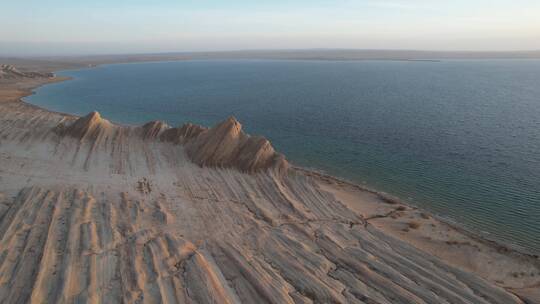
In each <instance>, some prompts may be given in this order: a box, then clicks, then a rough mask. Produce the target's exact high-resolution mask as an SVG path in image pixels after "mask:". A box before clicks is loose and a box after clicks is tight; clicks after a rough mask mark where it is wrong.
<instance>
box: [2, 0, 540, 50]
mask: <svg viewBox="0 0 540 304" xmlns="http://www.w3.org/2000/svg"><path fill="white" fill-rule="evenodd" d="M0 2H1V11H2V13H1V18H0V55H76V54H113V53H158V52H178V51H220V50H249V49H309V48H328V49H333V48H350V49H407V50H411V49H414V50H477V51H479V50H485V51H487V50H496V51H505V50H540V0H297V1H294V0H288V1H286V0H273V1H266V0H259V1H257V0H255V1H248V0H228V1H224V0H223V1H222V0H184V1H181V0H154V1H150V0H146V1H143V0H93V1H80V0H0Z"/></svg>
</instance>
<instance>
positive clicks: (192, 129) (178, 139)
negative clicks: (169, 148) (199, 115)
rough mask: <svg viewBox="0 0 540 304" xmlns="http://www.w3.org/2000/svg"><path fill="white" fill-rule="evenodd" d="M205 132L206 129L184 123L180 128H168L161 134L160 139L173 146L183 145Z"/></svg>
mask: <svg viewBox="0 0 540 304" xmlns="http://www.w3.org/2000/svg"><path fill="white" fill-rule="evenodd" d="M206 130H208V129H207V128H204V127H201V126H199V125H194V124H192V123H186V124H184V125H183V126H182V127H180V128H170V129H168V130H165V131H164V132H163V133H162V134H161V136H160V139H161V140H163V141H167V142H172V143H175V144H185V143H187V142H188V141H190V140H192V139H193V138H195V137H197V136H199V134H201V133H202V132H205V131H206Z"/></svg>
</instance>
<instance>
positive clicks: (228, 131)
mask: <svg viewBox="0 0 540 304" xmlns="http://www.w3.org/2000/svg"><path fill="white" fill-rule="evenodd" d="M186 153H187V155H188V156H189V157H190V159H191V160H192V161H193V162H194V163H196V164H198V165H200V166H210V167H234V168H237V169H239V170H241V171H245V172H256V171H259V170H261V169H267V168H274V169H277V170H284V169H286V168H287V166H288V165H287V161H286V160H285V157H284V156H283V155H282V154H279V153H276V151H274V148H273V147H272V145H271V144H270V142H269V141H268V140H267V139H266V138H264V137H259V136H249V135H247V134H246V133H244V132H243V131H242V125H241V124H240V123H239V122H238V121H237V120H236V119H235V118H234V117H229V118H228V119H227V120H225V121H223V122H221V123H219V124H218V125H216V126H214V127H213V128H211V129H209V130H205V131H203V132H201V133H200V134H199V135H197V136H195V137H194V138H193V139H191V140H189V141H188V142H187V143H186Z"/></svg>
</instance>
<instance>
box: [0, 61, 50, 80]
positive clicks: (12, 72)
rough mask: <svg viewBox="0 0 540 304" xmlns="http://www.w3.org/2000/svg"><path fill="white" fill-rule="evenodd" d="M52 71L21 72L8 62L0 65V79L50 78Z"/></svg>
mask: <svg viewBox="0 0 540 304" xmlns="http://www.w3.org/2000/svg"><path fill="white" fill-rule="evenodd" d="M50 77H54V74H53V73H40V72H22V71H20V70H18V69H17V68H16V67H14V66H12V65H9V64H2V65H0V79H20V78H50Z"/></svg>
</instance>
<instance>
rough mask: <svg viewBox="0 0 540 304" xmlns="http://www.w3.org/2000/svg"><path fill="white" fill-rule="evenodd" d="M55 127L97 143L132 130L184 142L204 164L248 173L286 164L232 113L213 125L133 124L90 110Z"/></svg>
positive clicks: (194, 158)
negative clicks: (124, 124) (119, 123)
mask: <svg viewBox="0 0 540 304" xmlns="http://www.w3.org/2000/svg"><path fill="white" fill-rule="evenodd" d="M56 130H57V133H58V134H59V135H62V136H71V137H74V138H77V139H79V140H81V141H90V142H93V143H94V144H98V145H99V144H102V143H110V142H111V141H113V140H117V139H118V137H122V136H125V134H128V133H130V132H132V131H133V132H134V133H137V134H139V135H140V136H141V137H142V139H144V140H146V141H152V140H155V141H157V140H160V141H165V142H170V143H174V144H181V145H183V146H184V147H185V152H186V155H187V156H188V157H189V159H190V160H191V161H193V162H194V163H196V164H198V165H200V166H203V167H219V168H235V169H238V170H240V171H243V172H248V173H255V172H258V171H264V170H267V169H274V170H277V171H285V170H287V168H288V163H287V161H286V159H285V157H284V156H283V155H282V154H280V153H277V152H276V151H275V150H274V148H273V147H272V145H271V144H270V142H269V141H268V140H267V139H266V138H264V137H260V136H250V135H247V134H246V133H244V132H243V131H242V125H241V124H240V123H239V122H238V121H237V120H236V119H235V118H234V117H229V118H228V119H226V120H225V121H223V122H221V123H219V124H217V125H216V126H214V127H212V128H204V127H201V126H197V125H193V124H185V125H183V126H182V127H179V128H171V127H170V126H168V125H167V124H166V123H164V122H161V121H152V122H149V123H146V124H144V125H143V126H142V127H136V128H135V127H122V126H117V125H113V124H111V123H110V122H109V121H108V120H106V119H103V118H101V116H100V114H99V113H98V112H92V113H90V114H88V115H86V116H84V117H81V118H79V119H77V120H75V121H73V122H71V123H69V124H67V125H66V124H60V125H58V126H57V128H56Z"/></svg>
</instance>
